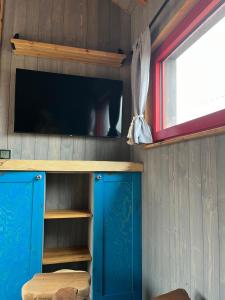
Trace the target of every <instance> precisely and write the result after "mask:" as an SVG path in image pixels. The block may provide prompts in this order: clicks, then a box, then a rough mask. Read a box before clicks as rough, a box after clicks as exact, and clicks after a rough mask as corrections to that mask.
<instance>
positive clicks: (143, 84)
mask: <svg viewBox="0 0 225 300" xmlns="http://www.w3.org/2000/svg"><path fill="white" fill-rule="evenodd" d="M150 60H151V33H150V30H149V27H147V29H146V30H145V31H144V32H143V33H142V34H141V36H140V37H139V38H138V40H137V41H136V43H135V44H134V46H133V57H132V64H131V90H132V104H133V114H134V116H133V119H132V122H131V124H130V128H129V131H128V135H127V138H128V141H127V143H128V144H129V145H134V144H149V143H152V142H153V141H152V133H151V128H150V127H149V125H148V123H147V122H146V121H145V119H144V112H145V107H146V102H147V96H148V87H149V74H150Z"/></svg>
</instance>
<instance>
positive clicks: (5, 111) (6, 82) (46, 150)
mask: <svg viewBox="0 0 225 300" xmlns="http://www.w3.org/2000/svg"><path fill="white" fill-rule="evenodd" d="M4 13H5V14H4V15H5V16H4V18H5V22H6V24H7V26H4V30H3V44H2V50H1V54H0V57H1V60H0V64H1V68H0V148H1V149H7V148H9V149H12V158H15V159H85V160H129V155H130V153H129V147H128V146H127V145H126V142H125V138H124V139H122V140H107V141H106V140H103V139H95V138H81V137H73V138H71V137H65V136H64V137H63V136H50V135H47V136H44V135H29V134H14V133H13V118H14V93H15V69H16V68H17V67H18V68H26V69H32V70H40V71H49V72H56V73H65V74H78V75H87V76H96V77H104V78H112V79H123V80H124V95H125V97H124V103H125V107H126V109H124V111H123V116H124V124H123V125H124V133H125V135H126V132H127V128H128V123H129V119H130V80H129V73H130V72H129V67H123V68H122V69H121V70H119V69H113V68H108V67H100V66H94V65H84V64H81V63H75V62H74V63H72V62H62V61H57V60H49V59H43V58H31V57H22V56H21V57H16V56H14V55H12V51H11V46H10V43H9V40H10V38H11V37H12V36H13V35H14V34H15V33H17V32H18V33H20V35H21V37H24V38H27V39H31V40H39V41H44V42H45V41H46V42H53V43H60V44H66V45H71V46H73V45H74V46H78V47H79V46H80V47H87V48H93V49H99V50H106V51H107V50H109V51H117V49H118V48H122V49H124V50H125V51H129V50H130V16H129V15H127V14H125V13H124V12H123V11H122V10H121V9H119V8H118V7H117V6H116V5H114V4H112V1H111V0H6V1H5V12H4Z"/></svg>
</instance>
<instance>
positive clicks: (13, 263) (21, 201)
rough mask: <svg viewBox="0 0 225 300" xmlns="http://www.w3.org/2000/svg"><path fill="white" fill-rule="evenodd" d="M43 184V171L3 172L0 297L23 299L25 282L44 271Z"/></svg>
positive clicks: (0, 182) (0, 181) (0, 184)
mask: <svg viewBox="0 0 225 300" xmlns="http://www.w3.org/2000/svg"><path fill="white" fill-rule="evenodd" d="M40 174H41V175H42V179H41V180H39V181H37V180H35V177H36V176H37V175H40ZM44 187H45V174H44V173H43V172H7V173H0V274H1V280H0V299H7V300H21V299H22V298H21V287H22V285H23V284H24V283H25V282H26V281H27V280H29V279H30V278H31V277H32V276H33V274H34V273H37V272H41V267H42V265H41V264H42V240H43V205H44Z"/></svg>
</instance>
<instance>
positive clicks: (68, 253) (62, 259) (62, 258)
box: [42, 248, 92, 265]
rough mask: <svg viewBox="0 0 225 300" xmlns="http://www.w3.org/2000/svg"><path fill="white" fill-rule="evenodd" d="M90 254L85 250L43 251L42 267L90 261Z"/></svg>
mask: <svg viewBox="0 0 225 300" xmlns="http://www.w3.org/2000/svg"><path fill="white" fill-rule="evenodd" d="M91 259H92V258H91V254H90V251H89V250H88V249H87V248H53V249H45V250H44V254H43V261H42V263H43V265H53V264H61V263H69V262H80V261H91Z"/></svg>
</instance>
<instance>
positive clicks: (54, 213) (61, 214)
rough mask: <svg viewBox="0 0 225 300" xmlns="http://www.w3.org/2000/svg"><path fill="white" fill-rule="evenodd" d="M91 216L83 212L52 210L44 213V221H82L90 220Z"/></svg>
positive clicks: (87, 212)
mask: <svg viewBox="0 0 225 300" xmlns="http://www.w3.org/2000/svg"><path fill="white" fill-rule="evenodd" d="M91 216H92V214H91V213H90V212H89V211H85V210H72V209H71V210H63V209H59V210H57V209H54V210H48V211H46V212H45V220H58V219H82V218H90V217H91Z"/></svg>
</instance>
